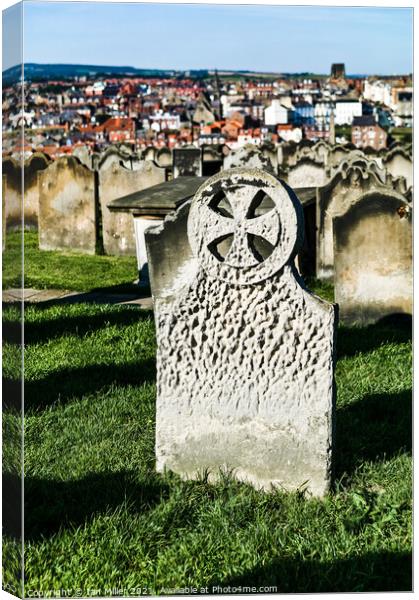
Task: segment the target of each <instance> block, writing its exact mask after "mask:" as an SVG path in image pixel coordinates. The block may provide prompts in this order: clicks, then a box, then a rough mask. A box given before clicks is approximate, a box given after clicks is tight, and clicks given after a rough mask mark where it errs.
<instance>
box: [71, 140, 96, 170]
mask: <svg viewBox="0 0 419 600" xmlns="http://www.w3.org/2000/svg"><path fill="white" fill-rule="evenodd" d="M73 156H75V157H76V158H78V159H79V161H80V162H81V163H82V165H84V166H85V167H89V169H91V168H92V167H93V163H92V155H91V153H90V150H89V148H88V146H86V145H84V144H83V145H80V146H76V147H75V148H74V150H73Z"/></svg>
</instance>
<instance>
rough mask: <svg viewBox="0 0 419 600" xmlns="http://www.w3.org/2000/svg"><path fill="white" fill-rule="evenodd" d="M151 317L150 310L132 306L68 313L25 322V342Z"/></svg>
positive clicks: (32, 342) (124, 324) (122, 324)
mask: <svg viewBox="0 0 419 600" xmlns="http://www.w3.org/2000/svg"><path fill="white" fill-rule="evenodd" d="M150 318H153V313H152V311H145V310H144V309H141V308H137V307H132V308H124V309H121V310H119V311H108V312H102V313H100V314H96V315H89V314H87V315H77V316H76V315H74V316H72V315H70V316H63V317H60V318H58V319H49V320H45V321H42V322H39V323H30V322H28V323H25V344H34V343H40V342H44V341H47V340H50V339H53V338H57V337H61V336H63V335H77V336H80V337H82V336H84V335H85V334H86V333H93V332H94V331H97V330H99V329H103V328H105V327H112V326H114V325H120V326H121V327H124V326H126V325H132V324H134V323H139V322H140V321H147V320H149V319H150Z"/></svg>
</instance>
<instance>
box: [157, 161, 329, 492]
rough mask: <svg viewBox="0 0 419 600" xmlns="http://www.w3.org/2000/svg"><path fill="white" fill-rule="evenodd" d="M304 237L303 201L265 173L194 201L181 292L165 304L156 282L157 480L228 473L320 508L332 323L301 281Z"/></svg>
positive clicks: (203, 191)
mask: <svg viewBox="0 0 419 600" xmlns="http://www.w3.org/2000/svg"><path fill="white" fill-rule="evenodd" d="M267 197H268V200H269V202H268V203H266V198H267ZM264 202H265V204H267V205H268V207H269V210H267V212H264V213H263V214H260V213H259V212H258V208H259V206H261V205H262V203H264ZM178 212H179V213H181V214H180V217H179V218H181V219H184V218H185V215H186V212H185V210H184V208H183V207H182V208H181V209H180V211H178ZM258 215H259V216H258ZM175 218H176V216H175V217H173V216H172V215H170V216H169V217H168V218H167V220H170V221H171V224H170V227H169V228H168V229H169V234H172V233H173V231H175V230H176V227H174V226H173V225H174V224H173V220H174V219H175ZM161 229H162V227H161V226H160V228H159V230H161ZM150 231H152V230H150ZM302 235H303V223H302V209H301V205H300V203H299V201H298V199H297V197H296V196H295V194H294V193H293V192H292V191H291V190H290V188H288V187H285V186H284V185H283V184H282V183H281V182H280V181H279V180H278V179H277V178H276V177H275V176H273V175H271V174H269V173H266V172H264V171H261V170H259V169H243V168H237V169H232V170H230V171H223V172H221V173H219V174H217V175H215V176H214V177H212V178H210V179H209V180H207V181H206V182H205V183H204V184H203V185H202V186H201V187H200V188H199V190H198V191H197V193H196V195H195V196H194V198H193V200H192V202H191V207H190V211H189V216H188V238H189V243H190V247H191V251H192V258H191V259H188V261H187V265H186V266H187V268H185V269H184V273H183V277H182V279H179V278H178V281H180V280H182V282H183V283H182V285H181V286H180V287H179V286H178V287H177V289H175V290H172V292H171V293H166V294H164V295H160V294H159V293H158V291H157V290H156V288H155V287H154V286H153V280H152V281H151V286H152V292H153V297H154V307H155V315H156V324H157V341H158V358H157V364H158V398H157V431H156V438H157V439H156V452H157V468H158V470H160V471H161V470H164V469H165V468H168V469H171V470H173V471H175V472H176V473H179V474H180V475H181V476H182V477H184V478H194V477H196V476H197V475H198V474H199V473H202V472H203V471H204V470H208V471H209V474H210V479H212V480H214V479H216V478H217V477H218V476H219V474H220V471H222V470H228V471H232V473H233V474H234V476H235V477H236V478H238V479H239V480H242V481H246V482H249V483H251V484H252V485H253V486H255V487H256V488H263V489H266V490H269V489H271V487H272V486H273V487H275V486H280V487H283V488H285V489H289V490H295V489H297V488H299V487H300V486H303V485H305V486H306V487H307V488H308V490H309V491H310V492H311V493H312V494H314V495H317V496H322V495H323V494H325V493H326V492H327V490H328V489H329V487H330V483H331V468H332V446H333V433H332V432H333V418H334V377H333V375H334V331H335V325H336V316H335V307H334V306H333V305H331V304H329V303H327V302H325V301H323V300H321V299H320V298H317V297H316V296H313V295H312V294H311V293H310V292H308V291H307V290H306V289H304V288H303V287H302V285H301V281H300V280H299V279H298V276H297V275H296V271H295V268H294V257H295V255H296V253H297V251H298V248H299V246H300V244H301V241H302V240H301V238H302ZM149 237H150V236H149ZM168 237H169V241H171V242H173V239H172V238H173V235H169V236H168ZM165 241H167V240H165V236H164V228H163V233H162V234H161V243H162V244H164V243H165ZM153 248H157V250H158V251H160V250H159V248H158V244H154V245H150V246H148V247H147V252H148V254H149V260H153V258H154V257H153V256H151V255H152V253H153V252H154V250H153ZM187 254H188V253H187V252H186V251H185V255H187ZM154 262H156V261H154ZM166 292H167V290H166Z"/></svg>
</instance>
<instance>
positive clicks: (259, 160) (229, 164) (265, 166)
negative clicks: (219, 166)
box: [224, 144, 275, 173]
mask: <svg viewBox="0 0 419 600" xmlns="http://www.w3.org/2000/svg"><path fill="white" fill-rule="evenodd" d="M237 167H247V168H248V169H262V170H264V171H269V172H270V173H273V172H274V171H275V169H274V167H273V165H272V163H271V161H270V159H269V158H268V157H267V156H264V155H263V154H262V152H261V151H260V150H259V148H258V147H257V146H254V145H253V144H245V145H244V146H242V147H241V148H238V149H237V150H233V151H232V152H230V153H229V154H228V155H227V156H226V157H225V158H224V170H228V169H234V168H237Z"/></svg>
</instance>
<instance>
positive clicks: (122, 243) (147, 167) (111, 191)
mask: <svg viewBox="0 0 419 600" xmlns="http://www.w3.org/2000/svg"><path fill="white" fill-rule="evenodd" d="M164 180H165V170H164V169H161V168H160V167H157V166H156V165H155V164H154V163H153V162H151V161H141V169H134V170H130V169H126V168H125V167H123V166H122V165H119V164H117V163H113V164H111V165H108V167H107V168H101V169H100V170H99V201H100V207H101V213H102V236H103V248H104V251H105V254H110V255H113V256H124V255H125V256H135V255H136V243H135V232H134V220H133V217H132V214H130V213H128V212H124V211H110V210H109V208H108V204H109V203H110V202H111V201H112V200H115V199H116V198H119V197H121V196H125V195H128V194H131V193H133V192H138V191H140V190H143V189H146V188H149V187H152V186H153V185H157V184H158V183H162V182H163V181H164Z"/></svg>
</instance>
